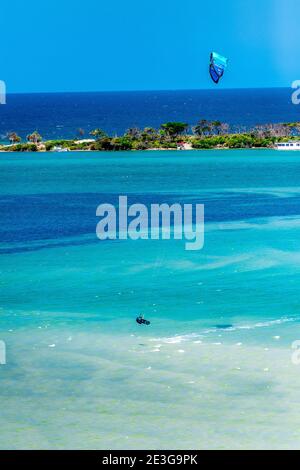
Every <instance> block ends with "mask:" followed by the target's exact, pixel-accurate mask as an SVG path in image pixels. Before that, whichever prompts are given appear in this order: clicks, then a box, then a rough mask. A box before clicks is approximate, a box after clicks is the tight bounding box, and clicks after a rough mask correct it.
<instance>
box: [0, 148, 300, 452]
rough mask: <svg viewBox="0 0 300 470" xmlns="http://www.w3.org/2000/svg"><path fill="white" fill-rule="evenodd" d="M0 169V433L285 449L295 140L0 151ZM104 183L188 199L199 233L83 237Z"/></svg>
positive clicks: (298, 266) (289, 439) (83, 443)
mask: <svg viewBox="0 0 300 470" xmlns="http://www.w3.org/2000/svg"><path fill="white" fill-rule="evenodd" d="M0 183H1V184H0V205H1V214H2V224H1V227H0V241H1V244H0V258H1V265H0V285H1V304H0V308H1V310H0V312H1V316H0V339H2V340H4V341H5V343H6V347H7V364H6V365H5V366H0V382H1V386H0V396H1V399H2V403H5V406H4V409H3V410H2V413H1V415H2V417H1V418H0V419H1V421H2V423H1V432H0V447H1V448H2V449H14V448H193V447H194V448H195V447H198V448H199V447H200V448H281V447H282V448H297V447H299V439H300V436H299V431H298V423H299V418H300V406H299V404H298V400H297V397H298V390H299V386H300V376H299V366H297V365H294V364H293V363H292V361H291V354H292V349H291V343H292V341H294V340H296V339H298V337H299V326H300V323H299V321H300V313H299V312H300V298H299V287H298V286H299V282H300V189H299V188H300V184H299V183H300V159H299V156H297V154H294V155H290V154H282V153H279V152H276V151H271V150H265V151H262V150H255V151H253V150H243V151H208V152H205V151H201V152H196V151H195V152H194V151H192V152H169V151H166V152H144V153H141V152H136V153H126V152H120V153H116V154H106V153H104V154H101V153H91V152H90V153H76V154H75V153H74V154H73V153H70V154H69V153H68V154H67V155H64V154H51V155H50V154H47V155H46V154H44V155H43V154H28V155H17V154H10V155H4V154H3V155H1V156H0ZM119 194H123V195H124V194H126V195H128V199H129V202H130V203H131V202H132V203H134V202H142V203H145V204H147V205H149V204H150V203H151V202H154V201H155V202H158V201H159V202H168V203H171V202H181V203H183V202H198V203H204V204H205V245H204V248H203V249H202V250H201V251H190V252H189V251H186V250H185V249H184V241H181V240H176V241H174V240H170V241H169V240H152V241H151V240H138V241H132V240H127V241H118V240H117V241H107V242H101V241H99V240H98V239H97V238H96V234H95V227H96V223H97V219H96V217H95V211H96V207H97V206H98V204H100V203H103V202H116V200H117V197H118V195H119ZM138 313H144V314H145V316H146V318H149V319H150V320H151V326H150V327H148V328H147V327H144V328H143V327H139V326H138V325H137V324H136V323H135V317H136V315H137V314H138Z"/></svg>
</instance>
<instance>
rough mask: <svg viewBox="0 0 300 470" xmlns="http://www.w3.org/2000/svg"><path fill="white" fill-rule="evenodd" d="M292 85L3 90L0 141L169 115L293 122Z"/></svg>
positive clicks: (118, 129)
mask: <svg viewBox="0 0 300 470" xmlns="http://www.w3.org/2000/svg"><path fill="white" fill-rule="evenodd" d="M292 91H293V90H292V89H291V88H253V89H247V88H241V89H215V90H212V89H206V90H174V91H168V90H165V91H155V90H154V91H120V92H119V91H113V92H85V93H80V92H78V93H75V92H74V93H26V94H22V93H20V94H8V95H7V104H6V105H2V106H0V141H2V142H3V141H4V140H5V138H6V135H7V133H8V132H12V131H15V132H17V133H18V134H19V135H20V136H21V137H22V138H23V139H24V140H25V139H26V136H27V135H28V134H29V133H31V132H32V131H34V130H37V131H38V132H39V133H40V134H41V135H42V137H43V138H44V139H60V138H66V139H67V138H68V139H72V138H74V137H78V129H83V130H84V131H85V134H84V136H85V137H88V135H89V132H90V131H91V130H93V129H95V128H101V129H103V130H104V131H105V132H108V133H110V134H112V135H113V134H123V133H124V132H125V131H126V130H127V129H128V128H130V127H140V128H142V127H146V126H151V127H154V128H159V127H160V125H161V124H162V123H164V122H168V121H183V122H187V123H188V124H189V125H190V126H193V125H194V124H196V122H197V121H199V120H200V119H208V120H220V121H222V122H226V123H228V124H230V125H231V126H236V128H243V127H245V128H249V127H251V126H255V125H256V124H266V123H278V122H295V121H298V120H299V117H300V108H299V106H296V105H293V104H292V101H291V95H292Z"/></svg>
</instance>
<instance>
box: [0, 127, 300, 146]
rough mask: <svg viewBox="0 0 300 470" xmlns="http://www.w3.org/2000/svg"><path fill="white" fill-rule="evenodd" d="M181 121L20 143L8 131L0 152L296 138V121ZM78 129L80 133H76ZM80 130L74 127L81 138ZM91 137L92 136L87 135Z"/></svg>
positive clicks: (35, 137)
mask: <svg viewBox="0 0 300 470" xmlns="http://www.w3.org/2000/svg"><path fill="white" fill-rule="evenodd" d="M188 129H189V126H188V124H187V123H184V122H167V123H165V124H162V125H161V126H160V128H159V129H154V128H153V127H145V128H144V129H139V128H137V127H133V128H130V129H128V130H127V131H126V132H125V134H124V135H122V136H113V137H112V136H109V135H107V133H106V132H105V131H103V130H102V129H99V128H96V129H94V130H91V131H89V136H90V138H88V139H81V140H80V139H72V140H68V139H60V140H48V141H43V140H42V137H41V135H40V134H39V133H38V132H37V131H34V132H32V133H31V134H29V135H28V136H27V138H26V139H27V141H28V142H27V143H22V142H21V138H20V137H19V135H18V134H17V133H16V132H9V133H8V134H7V140H8V141H9V142H10V145H2V146H0V149H1V150H2V151H15V152H26V151H53V150H54V151H55V150H64V149H67V150H85V151H87V150H96V151H108V150H112V151H118V150H150V149H176V148H179V149H182V148H189V149H190V148H193V149H238V148H272V147H274V144H275V143H276V142H284V141H288V140H294V139H300V122H292V123H279V124H265V125H258V126H255V127H254V128H252V129H249V130H245V129H237V128H235V127H234V126H233V127H230V126H229V125H228V124H226V123H222V122H221V121H208V120H206V119H201V120H200V121H199V122H197V124H196V125H195V126H194V127H192V128H191V132H190V133H188ZM79 131H80V132H79ZM83 133H84V131H83V130H82V129H79V130H77V134H78V135H79V136H80V137H82V135H83ZM91 137H92V138H91Z"/></svg>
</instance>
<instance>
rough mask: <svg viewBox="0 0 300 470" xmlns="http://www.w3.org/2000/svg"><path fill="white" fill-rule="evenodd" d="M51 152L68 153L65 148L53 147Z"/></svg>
mask: <svg viewBox="0 0 300 470" xmlns="http://www.w3.org/2000/svg"><path fill="white" fill-rule="evenodd" d="M51 152H69V149H68V148H65V147H60V146H57V145H56V146H55V147H53V148H52V149H51Z"/></svg>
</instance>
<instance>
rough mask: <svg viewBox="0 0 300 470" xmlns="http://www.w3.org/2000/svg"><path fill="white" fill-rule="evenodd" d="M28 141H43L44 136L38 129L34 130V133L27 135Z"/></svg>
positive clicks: (35, 142)
mask: <svg viewBox="0 0 300 470" xmlns="http://www.w3.org/2000/svg"><path fill="white" fill-rule="evenodd" d="M27 140H28V142H32V143H34V144H37V143H38V142H41V141H42V136H41V135H40V134H39V133H38V131H34V132H32V134H29V135H28V136H27Z"/></svg>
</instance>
